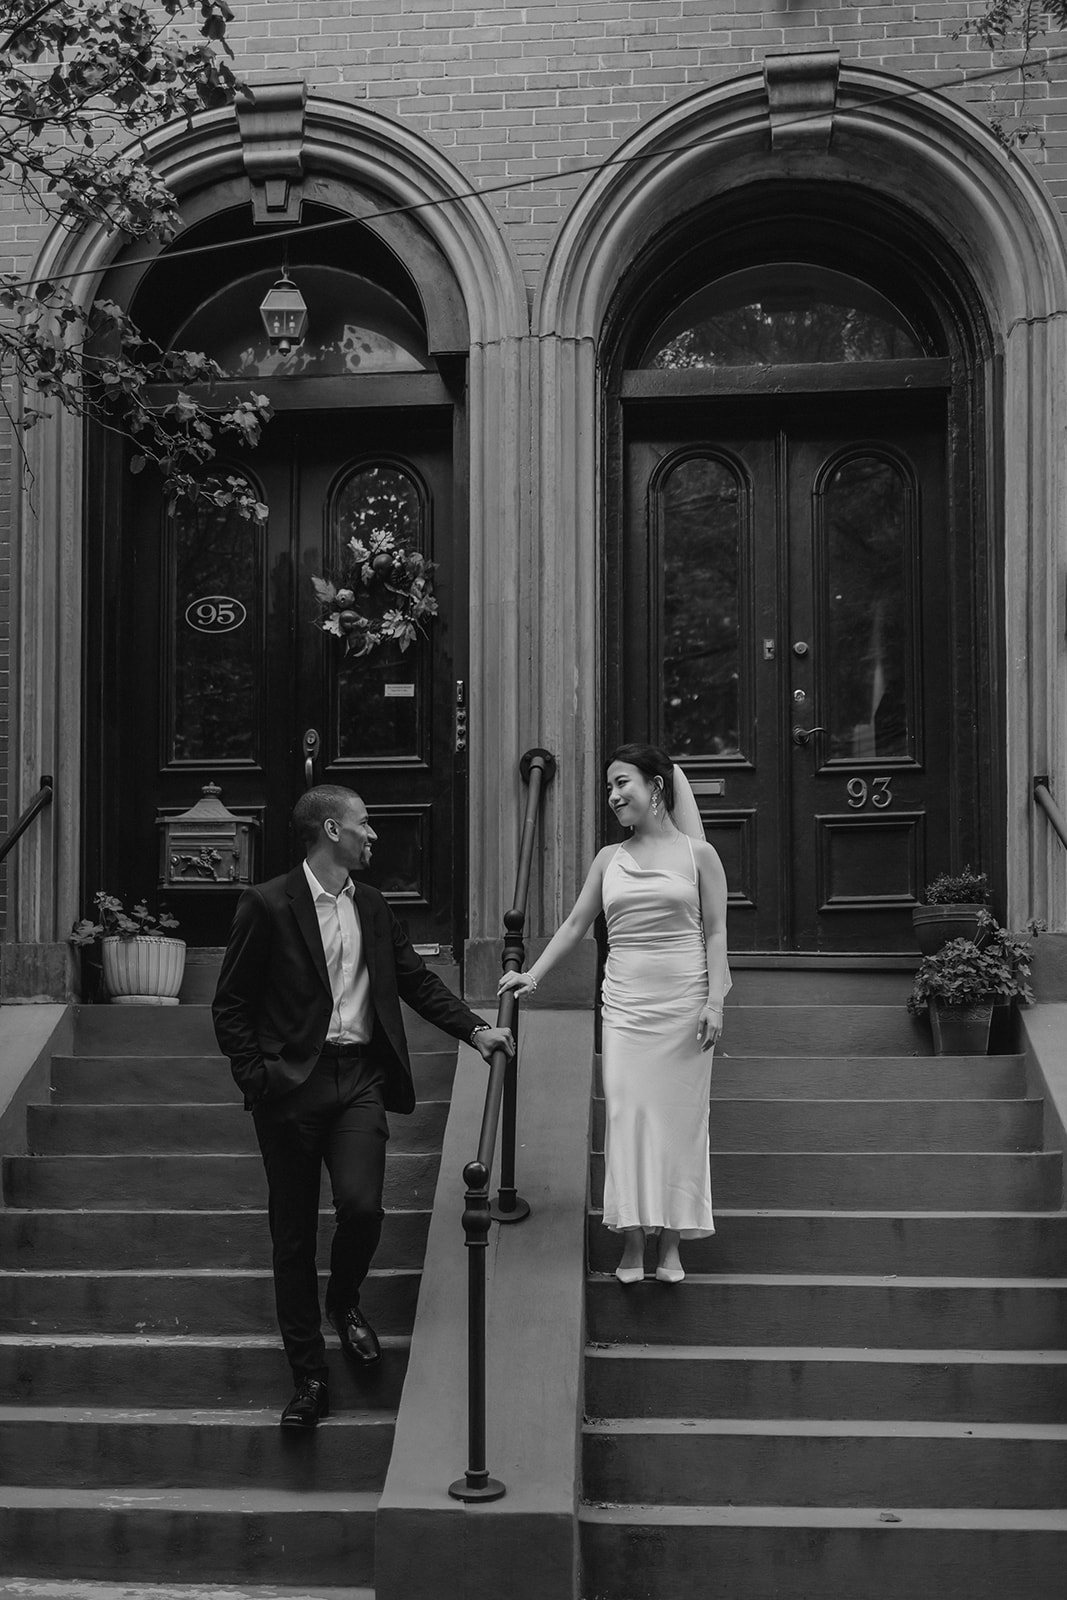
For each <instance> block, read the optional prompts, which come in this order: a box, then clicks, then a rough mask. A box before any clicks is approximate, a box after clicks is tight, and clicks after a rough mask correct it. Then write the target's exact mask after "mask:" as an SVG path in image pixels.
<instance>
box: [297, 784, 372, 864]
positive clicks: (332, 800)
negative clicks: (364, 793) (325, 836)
mask: <svg viewBox="0 0 1067 1600" xmlns="http://www.w3.org/2000/svg"><path fill="white" fill-rule="evenodd" d="M358 799H359V795H358V794H357V793H356V791H355V790H354V789H346V788H345V787H344V785H343V784H340V783H318V784H316V785H315V787H314V789H307V790H306V791H305V792H304V793H303V794H302V795H301V796H300V799H299V800H298V801H297V802H296V805H295V806H294V807H293V815H292V829H293V833H294V834H295V835H296V839H297V842H298V844H299V845H300V846H301V848H302V849H304V850H310V848H311V846H312V845H313V844H317V843H318V839H319V834H320V833H321V831H322V825H323V823H324V822H325V821H326V819H327V818H328V817H332V818H333V819H334V821H335V822H340V820H341V818H342V817H343V816H344V814H345V812H346V811H347V810H348V807H349V806H350V805H351V803H352V801H353V800H358Z"/></svg>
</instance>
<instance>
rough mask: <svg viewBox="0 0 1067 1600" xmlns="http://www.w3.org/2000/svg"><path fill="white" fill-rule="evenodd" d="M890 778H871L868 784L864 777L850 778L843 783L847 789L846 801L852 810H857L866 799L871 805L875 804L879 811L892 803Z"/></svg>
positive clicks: (865, 802) (863, 804) (864, 803)
mask: <svg viewBox="0 0 1067 1600" xmlns="http://www.w3.org/2000/svg"><path fill="white" fill-rule="evenodd" d="M891 782H892V779H890V778H872V779H871V781H870V785H869V786H868V783H867V780H866V778H850V779H849V780H848V783H847V784H846V785H845V787H846V789H847V790H848V803H849V805H850V806H851V808H852V810H853V811H859V810H860V809H861V808H862V807H863V806H865V805H866V804H867V803H868V801H869V802H870V804H871V805H872V806H877V807H878V810H879V811H884V810H885V809H886V807H887V806H891V805H892V804H893V796H892V793H891V792H890V788H889V785H890V783H891Z"/></svg>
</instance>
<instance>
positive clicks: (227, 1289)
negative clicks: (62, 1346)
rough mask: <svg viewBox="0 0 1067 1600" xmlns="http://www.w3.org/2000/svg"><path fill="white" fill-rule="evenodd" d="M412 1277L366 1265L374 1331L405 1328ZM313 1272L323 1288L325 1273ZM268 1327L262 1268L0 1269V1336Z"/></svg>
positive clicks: (271, 1318) (269, 1304) (270, 1316)
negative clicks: (181, 1269) (116, 1270)
mask: <svg viewBox="0 0 1067 1600" xmlns="http://www.w3.org/2000/svg"><path fill="white" fill-rule="evenodd" d="M376 1259H378V1258H376ZM419 1276H420V1273H419V1270H418V1269H407V1270H404V1269H400V1268H391V1267H376V1268H374V1269H372V1271H371V1273H370V1274H369V1276H368V1278H367V1280H366V1283H365V1284H364V1288H363V1292H362V1294H361V1296H360V1303H361V1305H362V1306H363V1308H364V1310H365V1311H366V1314H367V1317H368V1319H369V1321H370V1322H371V1323H372V1324H373V1326H374V1327H375V1328H376V1329H377V1330H378V1331H380V1332H382V1333H410V1331H411V1325H412V1323H413V1321H414V1318H415V1303H416V1301H417V1299H418V1293H419ZM319 1277H320V1290H325V1285H326V1278H327V1274H326V1272H325V1271H323V1272H320V1274H319ZM275 1326H276V1322H275V1312H274V1281H273V1279H272V1277H271V1274H270V1272H269V1270H266V1269H263V1270H256V1269H251V1268H249V1269H244V1270H241V1271H233V1270H230V1271H227V1270H225V1269H222V1268H214V1269H210V1268H209V1269H207V1270H204V1271H200V1270H193V1271H184V1272H175V1271H166V1272H141V1271H132V1270H124V1271H118V1272H115V1271H109V1270H105V1269H103V1268H100V1267H88V1268H85V1269H83V1270H82V1271H79V1272H75V1271H69V1270H68V1271H65V1272H61V1271H54V1270H49V1269H42V1270H37V1271H26V1270H25V1269H24V1270H22V1271H19V1272H0V1332H2V1333H19V1332H22V1333H49V1332H55V1333H94V1332H95V1333H102V1334H108V1333H123V1334H130V1333H191V1334H207V1333H266V1332H268V1331H269V1330H270V1329H271V1328H273V1327H275Z"/></svg>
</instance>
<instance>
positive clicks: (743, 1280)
mask: <svg viewBox="0 0 1067 1600" xmlns="http://www.w3.org/2000/svg"><path fill="white" fill-rule="evenodd" d="M588 1277H589V1281H590V1282H592V1283H595V1284H613V1283H614V1282H615V1274H614V1273H613V1272H590V1273H589V1274H588ZM645 1281H646V1284H653V1287H656V1286H655V1284H654V1283H653V1280H652V1279H651V1278H646V1280H645ZM685 1282H686V1284H689V1285H692V1286H693V1287H698V1286H700V1285H707V1286H708V1287H709V1288H713V1287H715V1286H716V1285H721V1286H723V1287H739V1286H749V1285H755V1286H759V1287H762V1286H764V1285H767V1286H769V1287H772V1288H775V1289H782V1288H794V1287H799V1288H847V1289H870V1288H878V1289H880V1288H884V1287H885V1285H886V1284H893V1285H894V1286H896V1287H899V1288H902V1289H926V1290H929V1291H930V1292H931V1293H934V1292H936V1291H938V1290H941V1289H1053V1290H1056V1289H1067V1277H1062V1278H1059V1277H1057V1278H1007V1277H996V1278H979V1277H973V1278H955V1277H953V1278H949V1277H944V1276H941V1275H938V1276H936V1277H933V1276H927V1277H906V1276H904V1275H903V1274H902V1273H895V1272H889V1273H880V1274H865V1273H858V1272H857V1273H825V1272H797V1273H793V1272H759V1273H747V1272H745V1273H741V1272H721V1273H720V1272H690V1273H687V1274H686V1279H685ZM640 1288H641V1285H640V1284H631V1285H628V1292H632V1290H634V1289H638V1290H639V1289H640Z"/></svg>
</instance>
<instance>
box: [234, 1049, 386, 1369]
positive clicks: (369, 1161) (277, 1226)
mask: <svg viewBox="0 0 1067 1600" xmlns="http://www.w3.org/2000/svg"><path fill="white" fill-rule="evenodd" d="M383 1080H384V1072H383V1070H382V1068H381V1066H380V1065H379V1064H378V1063H377V1062H376V1060H375V1052H374V1050H373V1049H372V1048H371V1047H370V1046H368V1045H354V1046H335V1045H330V1044H327V1045H324V1046H323V1050H322V1054H321V1055H320V1057H319V1059H318V1062H317V1063H316V1065H315V1067H314V1068H313V1070H312V1072H311V1074H310V1076H309V1077H308V1078H307V1079H306V1080H305V1081H304V1082H303V1083H302V1084H301V1085H300V1087H299V1088H298V1089H294V1090H292V1091H291V1092H290V1093H289V1094H285V1095H281V1096H279V1097H277V1098H272V1099H269V1100H265V1101H263V1102H261V1103H260V1104H258V1105H256V1106H254V1107H253V1113H252V1114H253V1117H254V1119H255V1124H256V1134H257V1137H258V1139H259V1148H260V1150H261V1152H262V1154H263V1165H264V1167H265V1168H266V1172H267V1187H268V1192H269V1208H270V1210H269V1214H270V1232H271V1240H272V1241H273V1246H274V1255H273V1259H274V1295H275V1302H276V1304H277V1310H278V1325H279V1328H280V1329H281V1335H282V1340H283V1342H284V1345H285V1352H286V1355H287V1356H288V1358H289V1365H290V1366H291V1367H292V1369H293V1377H294V1379H295V1380H296V1382H297V1383H298V1384H299V1383H302V1382H303V1381H304V1379H305V1378H321V1379H323V1380H325V1379H326V1377H327V1367H326V1344H325V1341H324V1339H323V1337H322V1328H321V1325H320V1309H319V1285H318V1273H317V1268H316V1261H315V1251H316V1244H317V1239H318V1226H319V1191H320V1183H321V1178H322V1163H323V1162H324V1161H325V1163H326V1167H327V1170H328V1171H329V1174H330V1180H331V1183H332V1186H333V1203H334V1212H335V1216H336V1227H335V1230H334V1236H333V1244H332V1247H331V1250H330V1277H329V1281H328V1283H327V1287H326V1311H327V1315H329V1314H330V1313H331V1312H332V1311H335V1310H336V1311H341V1312H343V1311H344V1310H345V1309H346V1308H348V1307H349V1306H357V1305H358V1304H359V1291H360V1286H361V1284H362V1283H363V1280H364V1278H365V1277H366V1275H367V1272H368V1270H369V1268H370V1264H371V1260H372V1259H373V1256H374V1252H375V1250H376V1249H377V1247H378V1240H379V1238H380V1237H381V1231H382V1218H383V1216H384V1212H383V1210H382V1188H383V1185H384V1182H385V1149H386V1143H387V1141H388V1138H389V1124H388V1120H387V1118H386V1114H385V1106H384V1104H383V1098H382V1084H383Z"/></svg>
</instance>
